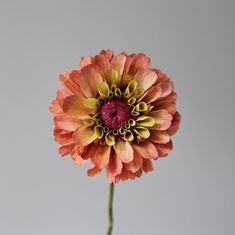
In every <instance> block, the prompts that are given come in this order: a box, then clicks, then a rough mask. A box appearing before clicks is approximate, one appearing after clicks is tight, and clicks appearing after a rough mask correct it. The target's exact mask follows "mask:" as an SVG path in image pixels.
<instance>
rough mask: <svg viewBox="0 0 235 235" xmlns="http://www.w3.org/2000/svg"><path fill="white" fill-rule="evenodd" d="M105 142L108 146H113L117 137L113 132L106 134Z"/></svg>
mask: <svg viewBox="0 0 235 235" xmlns="http://www.w3.org/2000/svg"><path fill="white" fill-rule="evenodd" d="M105 142H106V144H107V145H108V146H113V145H114V144H115V137H114V135H113V134H112V133H111V132H109V133H107V134H106V136H105Z"/></svg>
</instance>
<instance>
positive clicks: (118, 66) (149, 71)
mask: <svg viewBox="0 0 235 235" xmlns="http://www.w3.org/2000/svg"><path fill="white" fill-rule="evenodd" d="M60 82H61V84H62V86H63V88H62V89H60V90H58V91H57V95H56V99H55V100H53V101H52V103H51V105H50V107H49V110H50V112H51V113H52V115H53V117H54V124H55V129H54V137H55V141H56V142H58V143H59V144H60V145H61V147H60V148H59V153H60V155H61V156H65V155H69V154H70V155H71V157H72V159H73V160H74V162H75V163H76V164H78V165H82V164H84V163H85V162H86V161H88V160H90V161H91V165H90V168H89V169H88V172H87V173H88V175H89V176H95V175H98V174H99V173H100V172H101V171H102V170H103V169H106V172H107V178H108V181H109V182H110V183H111V182H113V183H118V182H119V181H121V180H123V181H124V180H127V179H135V178H136V177H140V176H141V174H142V172H146V173H147V172H150V171H152V170H153V164H152V161H153V160H156V159H158V158H159V157H165V156H167V155H168V153H169V152H170V151H171V150H172V149H173V145H172V141H171V136H172V135H173V134H175V133H176V131H177V130H178V127H179V124H180V114H179V113H178V112H177V111H176V93H175V92H174V90H173V82H172V81H171V79H170V78H169V77H168V76H167V75H165V74H164V73H163V72H161V71H160V70H159V69H153V68H151V66H150V58H148V57H147V56H146V55H145V54H142V53H139V54H131V55H127V54H126V53H125V52H122V53H120V54H119V55H116V56H115V55H114V53H113V51H111V50H102V51H101V52H100V53H99V54H98V55H96V56H94V57H82V58H81V62H80V67H79V68H78V69H77V70H73V71H69V72H65V73H64V74H62V75H60Z"/></svg>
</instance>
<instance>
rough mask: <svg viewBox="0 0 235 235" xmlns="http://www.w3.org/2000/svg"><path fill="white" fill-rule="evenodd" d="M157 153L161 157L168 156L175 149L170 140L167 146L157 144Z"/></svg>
mask: <svg viewBox="0 0 235 235" xmlns="http://www.w3.org/2000/svg"><path fill="white" fill-rule="evenodd" d="M155 147H156V148H157V151H158V153H159V157H165V156H167V155H168V154H169V153H170V152H171V151H172V149H173V143H172V141H171V140H170V141H169V142H168V143H167V144H155Z"/></svg>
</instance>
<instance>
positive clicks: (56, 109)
mask: <svg viewBox="0 0 235 235" xmlns="http://www.w3.org/2000/svg"><path fill="white" fill-rule="evenodd" d="M61 111H62V108H61V106H60V105H59V102H58V100H53V101H52V102H51V104H50V106H49V112H50V113H51V114H52V115H53V116H56V115H57V114H58V113H60V112H61Z"/></svg>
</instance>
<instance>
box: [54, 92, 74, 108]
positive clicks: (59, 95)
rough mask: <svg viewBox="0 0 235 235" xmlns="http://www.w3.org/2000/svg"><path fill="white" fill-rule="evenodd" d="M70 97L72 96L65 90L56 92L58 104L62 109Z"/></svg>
mask: <svg viewBox="0 0 235 235" xmlns="http://www.w3.org/2000/svg"><path fill="white" fill-rule="evenodd" d="M68 96H71V94H70V93H69V92H68V91H66V90H64V89H60V90H58V91H57V92H56V100H57V101H58V103H59V105H60V106H61V107H62V106H63V102H64V100H65V98H66V97H68Z"/></svg>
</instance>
